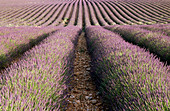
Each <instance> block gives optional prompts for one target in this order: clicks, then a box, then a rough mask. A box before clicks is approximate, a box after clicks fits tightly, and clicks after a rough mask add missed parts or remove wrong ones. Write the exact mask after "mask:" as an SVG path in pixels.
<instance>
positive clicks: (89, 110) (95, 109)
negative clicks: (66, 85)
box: [66, 33, 103, 111]
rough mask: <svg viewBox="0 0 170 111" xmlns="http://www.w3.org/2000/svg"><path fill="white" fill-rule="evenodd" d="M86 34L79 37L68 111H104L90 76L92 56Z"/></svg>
mask: <svg viewBox="0 0 170 111" xmlns="http://www.w3.org/2000/svg"><path fill="white" fill-rule="evenodd" d="M84 36H85V34H84V33H82V34H81V35H80V37H79V40H78V44H77V47H76V51H75V53H76V58H75V61H74V76H73V77H72V78H71V83H70V84H71V86H72V87H73V88H72V89H71V90H70V92H69V94H68V99H67V100H66V101H67V102H68V106H67V108H66V111H103V103H102V99H101V98H100V96H99V92H98V91H97V90H96V86H95V84H94V82H93V81H92V79H91V76H90V62H91V59H90V56H89V54H88V51H87V46H86V40H85V37H84Z"/></svg>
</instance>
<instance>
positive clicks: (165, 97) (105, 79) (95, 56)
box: [86, 26, 170, 111]
mask: <svg viewBox="0 0 170 111" xmlns="http://www.w3.org/2000/svg"><path fill="white" fill-rule="evenodd" d="M86 37H87V44H88V50H89V52H90V54H91V57H92V64H91V65H92V69H91V70H92V77H93V78H94V79H95V80H96V84H97V87H98V89H99V91H100V92H101V93H102V95H103V98H105V100H106V102H109V103H110V107H111V110H115V111H118V110H123V111H128V110H134V111H149V110H151V111H153V110H158V111H163V110H165V111H167V110H169V107H170V101H169V98H170V92H169V90H170V84H169V83H170V76H169V75H170V72H169V70H170V66H165V65H164V63H162V62H160V61H159V59H157V58H155V56H153V55H152V54H150V53H149V52H148V51H146V50H145V49H142V48H140V47H138V46H135V45H132V44H130V43H128V42H125V40H123V38H122V37H121V36H120V35H118V34H115V33H113V32H111V31H108V30H106V29H104V28H102V27H98V26H91V27H88V28H86Z"/></svg>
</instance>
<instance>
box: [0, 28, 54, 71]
mask: <svg viewBox="0 0 170 111" xmlns="http://www.w3.org/2000/svg"><path fill="white" fill-rule="evenodd" d="M55 30H57V27H41V28H39V27H0V49H1V50H0V63H1V64H0V68H2V67H4V66H5V65H6V64H8V62H10V61H11V59H12V58H13V57H14V58H15V56H18V55H19V54H21V53H23V52H24V51H26V50H28V49H29V48H31V47H32V46H33V45H35V44H36V43H37V42H38V41H41V40H42V39H43V38H45V37H47V36H48V35H49V33H51V32H53V31H55Z"/></svg>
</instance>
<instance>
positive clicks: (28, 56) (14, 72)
mask: <svg viewBox="0 0 170 111" xmlns="http://www.w3.org/2000/svg"><path fill="white" fill-rule="evenodd" d="M80 31H81V30H80V28H78V27H67V28H61V29H60V30H59V31H57V32H56V33H54V34H53V35H51V36H50V37H48V38H46V39H45V40H43V41H42V42H41V43H40V44H39V45H37V46H35V47H34V48H33V49H31V50H29V51H27V52H26V53H25V54H24V56H23V57H22V58H21V59H20V60H19V61H18V62H16V63H14V64H13V65H11V66H10V67H8V68H6V69H5V71H4V72H3V73H2V74H1V77H0V94H1V95H0V101H1V102H0V110H15V111H20V110H36V111H42V110H47V111H51V110H59V108H61V106H62V102H63V99H64V98H65V95H64V94H63V92H64V90H65V89H66V88H67V84H66V82H67V80H68V79H69V77H70V76H71V73H72V71H73V69H72V64H73V58H74V56H75V55H74V45H75V44H76V41H77V37H78V35H79V33H80Z"/></svg>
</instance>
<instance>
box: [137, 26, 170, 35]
mask: <svg viewBox="0 0 170 111" xmlns="http://www.w3.org/2000/svg"><path fill="white" fill-rule="evenodd" d="M138 27H141V28H144V29H146V30H150V31H154V32H160V33H162V34H164V35H167V36H170V24H154V25H139V26H138Z"/></svg>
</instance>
